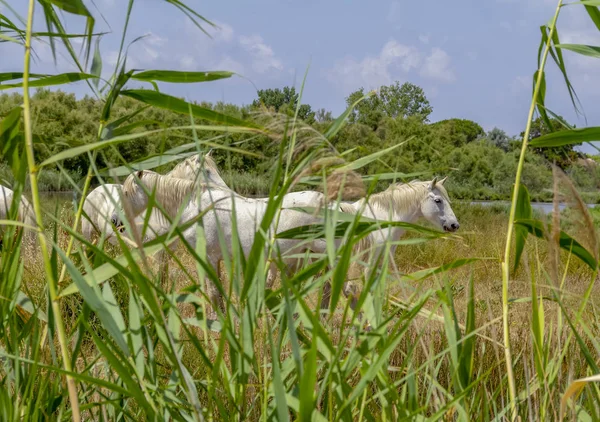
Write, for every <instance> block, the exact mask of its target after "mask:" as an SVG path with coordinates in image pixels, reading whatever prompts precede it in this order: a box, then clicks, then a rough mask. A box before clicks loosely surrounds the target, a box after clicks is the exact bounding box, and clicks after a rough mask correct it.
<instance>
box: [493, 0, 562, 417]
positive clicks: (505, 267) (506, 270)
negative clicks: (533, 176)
mask: <svg viewBox="0 0 600 422" xmlns="http://www.w3.org/2000/svg"><path fill="white" fill-rule="evenodd" d="M561 7H562V0H559V1H558V5H557V6H556V11H555V13H554V17H553V18H552V21H551V23H550V34H548V39H547V41H546V45H545V47H544V52H543V54H542V60H541V62H540V65H539V69H538V72H537V79H536V81H535V87H534V90H533V97H532V99H531V105H530V107H529V114H528V116H527V126H526V128H525V133H524V134H523V144H522V145H521V154H520V155H519V164H518V165H517V174H516V176H515V187H514V189H513V194H512V200H511V204H510V214H509V217H508V228H507V233H506V245H505V249H504V258H503V260H502V329H503V334H504V357H505V360H506V373H507V378H508V392H509V399H510V411H511V419H512V420H515V418H516V417H517V403H516V399H517V397H516V387H515V377H514V373H513V366H512V357H511V351H510V335H509V326H508V284H509V278H510V262H509V261H510V251H511V248H512V239H513V229H514V225H515V214H516V210H517V202H518V197H519V186H520V184H521V176H522V173H523V165H524V163H525V154H526V153H527V146H528V143H529V142H528V141H529V133H530V132H531V125H532V123H533V114H534V112H535V107H536V103H537V98H538V95H539V93H540V89H541V86H542V78H543V72H544V67H545V66H546V59H547V57H548V53H549V51H550V45H551V42H552V35H553V34H554V32H555V30H556V21H557V20H558V15H559V13H560V9H561Z"/></svg>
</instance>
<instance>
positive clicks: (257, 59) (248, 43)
mask: <svg viewBox="0 0 600 422" xmlns="http://www.w3.org/2000/svg"><path fill="white" fill-rule="evenodd" d="M239 43H240V45H241V46H242V47H243V48H244V49H245V50H246V51H247V52H248V53H250V56H251V57H252V68H253V69H254V71H255V72H256V73H266V72H268V71H269V70H271V69H274V70H278V71H281V70H283V64H282V63H281V60H279V59H278V58H277V57H276V56H275V52H273V49H272V48H271V46H269V45H267V44H265V42H264V40H263V39H262V37H261V36H260V35H250V36H245V35H242V36H240V37H239Z"/></svg>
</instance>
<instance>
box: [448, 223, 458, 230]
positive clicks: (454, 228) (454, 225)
mask: <svg viewBox="0 0 600 422" xmlns="http://www.w3.org/2000/svg"><path fill="white" fill-rule="evenodd" d="M450 227H452V230H458V228H459V227H460V224H458V223H452V224H450Z"/></svg>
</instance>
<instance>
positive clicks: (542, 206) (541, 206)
mask: <svg viewBox="0 0 600 422" xmlns="http://www.w3.org/2000/svg"><path fill="white" fill-rule="evenodd" d="M470 204H472V205H484V206H485V205H505V206H506V207H509V206H510V201H471V202H470ZM586 205H587V207H588V208H594V207H595V206H596V205H597V204H586ZM566 206H567V204H565V203H560V204H558V208H559V209H560V210H561V211H562V210H564V209H565V207H566ZM531 208H533V209H536V210H540V211H543V212H544V213H546V214H550V213H551V212H552V209H553V208H554V204H553V203H552V202H532V203H531Z"/></svg>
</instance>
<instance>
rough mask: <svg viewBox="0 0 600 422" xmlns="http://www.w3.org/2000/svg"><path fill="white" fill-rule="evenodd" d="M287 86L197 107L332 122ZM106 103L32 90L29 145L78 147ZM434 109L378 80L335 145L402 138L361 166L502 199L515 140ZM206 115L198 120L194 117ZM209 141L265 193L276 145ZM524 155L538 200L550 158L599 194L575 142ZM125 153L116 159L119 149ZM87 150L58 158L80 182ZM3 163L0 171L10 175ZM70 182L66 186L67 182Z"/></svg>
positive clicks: (155, 145)
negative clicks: (434, 117)
mask: <svg viewBox="0 0 600 422" xmlns="http://www.w3.org/2000/svg"><path fill="white" fill-rule="evenodd" d="M364 94H365V91H364V90H363V89H359V90H357V91H355V92H353V93H352V94H350V95H349V96H348V97H347V98H346V103H347V105H348V106H351V105H353V104H355V103H356V102H357V101H358V100H359V99H360V98H362V97H363V96H364ZM299 98H300V97H299V95H298V93H297V92H296V90H295V88H293V87H284V88H283V89H279V88H276V89H265V90H260V91H258V98H257V99H256V100H254V101H253V102H252V103H251V104H249V105H245V106H238V105H235V104H229V103H223V102H217V103H214V104H211V103H201V105H202V106H203V107H207V108H210V109H212V110H215V111H218V112H221V113H224V114H227V115H230V116H232V117H236V118H240V119H245V120H248V121H253V120H254V121H260V120H261V119H263V120H264V116H265V113H264V112H265V111H270V112H276V113H280V114H283V115H285V114H287V115H290V116H292V115H297V117H298V118H299V119H301V120H303V121H304V123H305V124H306V125H309V126H310V127H312V128H313V129H314V130H316V131H319V132H324V131H325V130H326V129H327V128H328V127H329V126H330V125H331V123H332V122H333V120H334V118H333V116H332V113H331V112H329V111H327V110H324V109H320V110H313V109H312V107H311V106H310V105H308V104H300V101H299ZM21 103H22V97H21V96H20V95H19V94H17V93H13V94H2V95H0V117H4V116H5V115H6V114H7V113H8V112H9V111H10V110H11V109H12V108H13V107H15V106H18V105H20V104H21ZM102 106H103V103H102V101H101V100H97V99H95V98H92V97H89V96H85V97H84V98H81V99H77V98H76V97H75V95H74V94H69V93H65V92H63V91H60V90H59V91H50V90H48V89H39V90H37V91H36V93H35V95H34V97H33V115H34V117H35V121H34V126H33V127H34V135H35V141H36V142H35V154H36V159H37V160H38V162H39V161H42V160H45V159H46V158H48V157H50V156H52V155H54V154H57V153H59V152H60V151H62V150H64V149H67V148H72V147H74V146H79V145H84V144H86V143H90V142H95V141H96V136H97V131H98V122H99V118H100V113H101V110H102ZM139 108H140V104H139V103H137V102H136V101H135V100H134V99H131V98H119V100H118V102H117V104H115V106H114V108H113V118H115V119H116V118H119V117H122V116H126V115H129V114H131V113H132V112H133V111H134V110H137V109H139ZM432 112H433V107H432V106H431V104H430V102H429V100H428V99H427V97H426V95H425V92H424V91H423V89H422V88H420V87H418V86H416V85H414V84H411V83H408V82H407V83H404V84H400V83H395V84H392V85H390V86H383V87H381V89H380V90H379V91H378V92H377V93H376V94H374V95H371V96H370V97H368V98H366V99H365V100H363V101H361V102H358V104H357V105H356V107H355V108H354V109H353V111H352V112H351V113H350V115H349V116H348V121H347V124H346V125H345V126H344V127H343V129H342V130H341V131H340V132H338V133H337V135H336V136H335V137H333V138H332V139H331V143H332V145H333V146H334V147H335V148H336V149H337V150H338V151H340V152H345V153H346V156H347V158H348V159H349V160H354V159H357V158H360V157H362V156H366V155H368V154H371V153H374V152H376V151H379V150H382V149H384V148H388V147H391V146H393V145H397V144H398V143H402V145H400V146H399V147H398V148H397V149H395V150H394V153H393V154H389V156H384V157H382V158H381V159H380V160H378V161H375V162H372V163H371V164H369V165H367V166H366V167H364V168H362V169H361V170H360V171H361V172H362V173H363V174H372V173H387V172H402V173H408V174H410V173H419V172H426V171H432V172H434V173H436V174H440V175H441V174H444V175H449V176H450V178H449V180H448V183H447V186H448V188H449V189H450V190H451V192H452V196H453V197H456V198H460V199H482V200H483V199H489V200H496V199H508V198H509V196H510V191H511V187H512V183H513V181H514V180H513V179H514V174H515V171H516V166H517V160H518V155H519V152H520V146H521V139H522V136H523V134H520V135H519V136H510V135H508V134H507V133H506V132H504V131H503V130H501V129H499V128H494V129H492V130H490V131H489V132H486V131H484V130H483V128H482V127H481V126H480V125H479V124H477V123H476V122H473V121H470V120H465V119H458V118H453V119H447V120H443V121H439V122H430V121H429V117H430V115H431V113H432ZM196 123H198V124H202V122H198V121H197V122H196ZM133 124H135V125H136V129H135V130H138V131H148V130H156V129H160V128H164V127H175V126H185V125H189V124H190V120H189V116H186V115H182V114H177V113H174V112H171V111H169V110H164V109H159V108H145V109H143V110H142V111H141V112H139V113H138V114H137V115H136V120H135V122H134V123H133ZM564 127H568V124H567V123H566V122H564V120H563V119H562V118H560V117H558V118H555V119H550V121H543V120H542V119H537V120H536V121H535V122H534V125H533V128H532V131H531V134H530V137H531V138H535V137H538V136H541V135H543V134H546V133H549V132H551V131H555V130H561V129H562V128H564ZM198 136H201V137H202V138H204V139H209V140H210V142H212V143H213V144H220V145H224V146H228V147H232V148H237V149H243V150H244V151H246V152H248V153H249V154H239V153H231V152H228V151H227V150H226V149H225V150H224V149H216V150H215V153H214V156H215V158H216V160H217V163H218V164H219V165H220V166H221V168H223V169H224V170H225V176H226V177H225V178H226V181H229V182H230V183H233V185H235V183H236V181H238V182H241V181H242V180H243V181H244V183H245V185H244V187H243V190H244V192H245V193H249V194H252V193H254V194H264V193H265V190H266V189H268V186H269V183H268V180H269V174H270V172H271V171H272V170H273V163H274V160H275V158H276V156H277V154H278V151H279V149H278V147H277V146H276V145H275V144H274V142H273V140H272V139H271V138H268V137H266V136H257V135H249V134H239V133H231V134H227V135H223V134H221V133H217V132H215V133H202V134H198ZM189 142H190V133H189V131H184V130H181V131H169V132H162V131H157V132H156V133H154V134H152V135H149V136H145V137H141V138H137V139H133V140H131V141H128V142H125V143H121V144H118V145H116V146H115V147H114V148H108V149H106V150H105V151H103V153H102V154H101V155H100V156H99V158H98V162H97V164H98V166H99V167H103V166H111V165H115V163H116V164H120V162H121V160H122V159H124V160H127V162H135V161H138V160H141V159H143V158H145V157H148V156H151V155H155V154H160V153H161V152H164V151H166V150H168V149H171V148H174V147H177V146H179V145H182V144H186V143H189ZM535 152H536V154H529V155H528V156H527V158H526V163H525V167H524V169H523V170H524V172H523V182H524V184H525V185H526V186H527V187H528V189H529V191H530V192H531V194H532V196H533V199H535V200H549V199H551V198H552V169H551V164H552V163H554V164H556V165H557V166H558V167H560V168H561V169H562V170H564V171H565V172H566V173H567V174H568V175H569V176H570V177H571V178H572V180H573V181H574V183H575V185H576V186H577V187H578V188H579V189H580V191H581V192H582V193H583V196H584V199H586V200H587V201H593V202H600V195H597V194H596V193H595V192H596V191H597V190H598V188H599V187H600V183H599V181H600V177H599V176H600V169H599V167H598V166H597V161H596V158H595V157H589V156H586V155H584V154H581V153H579V152H577V151H576V150H574V149H573V146H567V147H559V148H544V149H539V150H536V151H535ZM121 157H122V158H121ZM89 165H90V163H89V161H88V156H87V155H86V154H83V155H80V156H77V157H73V158H69V159H67V160H65V161H64V163H63V164H62V166H63V169H64V171H66V172H67V173H68V174H69V176H70V177H71V178H73V179H74V180H75V181H79V180H80V179H81V178H82V177H83V175H85V174H86V173H87V171H88V166H89ZM7 175H8V171H3V165H2V164H1V163H0V179H2V178H3V177H8V176H7ZM46 178H47V180H48V183H47V184H46V187H47V188H48V189H57V188H58V186H57V180H58V179H59V178H58V172H56V173H55V174H52V172H47V174H46ZM64 186H66V185H64Z"/></svg>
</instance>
